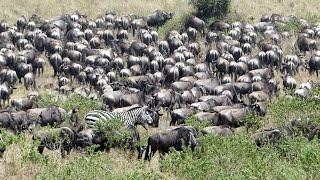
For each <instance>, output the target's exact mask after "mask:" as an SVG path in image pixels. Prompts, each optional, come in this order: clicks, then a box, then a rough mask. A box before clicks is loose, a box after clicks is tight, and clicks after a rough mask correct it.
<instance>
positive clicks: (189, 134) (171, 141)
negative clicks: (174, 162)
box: [144, 126, 198, 161]
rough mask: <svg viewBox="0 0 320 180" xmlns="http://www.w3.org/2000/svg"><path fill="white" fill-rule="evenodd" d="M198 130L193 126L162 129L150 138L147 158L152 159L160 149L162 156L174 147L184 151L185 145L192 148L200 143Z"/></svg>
mask: <svg viewBox="0 0 320 180" xmlns="http://www.w3.org/2000/svg"><path fill="white" fill-rule="evenodd" d="M196 138H197V132H196V130H195V129H194V128H193V127H191V126H181V127H176V128H173V129H167V130H163V131H160V132H158V133H156V134H154V135H152V136H150V137H149V138H148V145H147V148H146V152H145V158H144V159H145V160H149V161H150V160H151V158H152V156H153V155H154V154H155V153H156V152H157V151H159V153H160V155H161V157H162V156H163V155H164V154H165V153H168V152H169V151H170V148H171V147H173V148H175V149H176V150H177V151H182V148H183V146H190V147H191V149H192V150H194V148H195V147H196V146H197V145H198V143H197V139H196Z"/></svg>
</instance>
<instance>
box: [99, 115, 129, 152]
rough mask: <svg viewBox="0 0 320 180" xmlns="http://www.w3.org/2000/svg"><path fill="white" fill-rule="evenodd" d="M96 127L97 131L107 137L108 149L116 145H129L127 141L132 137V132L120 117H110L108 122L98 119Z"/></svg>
mask: <svg viewBox="0 0 320 180" xmlns="http://www.w3.org/2000/svg"><path fill="white" fill-rule="evenodd" d="M96 127H97V132H98V133H101V135H102V136H103V137H104V138H106V139H107V144H106V147H107V149H110V148H111V147H112V146H114V145H118V146H120V147H123V146H125V145H127V141H128V139H129V138H130V137H131V132H130V131H129V130H128V129H127V128H126V127H124V126H123V122H122V121H120V120H118V119H110V120H108V121H107V122H106V121H98V122H97V123H96Z"/></svg>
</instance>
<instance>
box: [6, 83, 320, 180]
mask: <svg viewBox="0 0 320 180" xmlns="http://www.w3.org/2000/svg"><path fill="white" fill-rule="evenodd" d="M319 93H320V88H315V89H314V90H313V91H312V93H311V94H310V98H307V99H301V98H293V99H292V100H287V99H286V98H284V97H282V96H280V97H278V98H274V99H273V100H272V101H271V102H270V103H269V112H268V114H267V116H266V117H264V118H260V117H255V116H248V118H247V121H250V122H253V124H255V125H256V126H250V127H247V129H248V131H242V132H240V133H236V135H235V136H232V137H228V138H223V137H219V136H214V135H212V136H206V137H200V138H199V144H200V146H199V147H197V148H196V150H195V151H194V152H191V150H190V149H185V151H183V152H175V151H174V152H173V153H171V154H169V155H167V156H165V159H164V160H159V159H158V158H157V156H155V157H154V158H153V160H152V161H151V162H144V161H143V160H142V161H137V160H136V156H134V155H133V154H131V153H130V152H128V151H124V150H123V149H122V148H120V149H117V148H116V149H113V150H111V151H110V152H102V153H93V152H91V153H89V154H88V153H80V152H77V151H73V152H72V153H71V155H70V156H68V157H67V159H65V160H63V159H61V158H60V153H59V151H54V152H52V151H45V154H44V155H40V154H39V153H38V152H37V149H36V144H32V143H31V141H30V137H29V136H28V135H27V134H22V135H20V136H19V137H15V136H12V137H10V139H12V140H10V142H11V143H9V144H12V145H8V151H7V152H5V156H4V158H5V159H6V160H5V165H6V166H9V167H10V166H12V165H10V164H7V162H8V160H9V159H7V158H10V157H11V153H14V154H15V157H16V159H15V163H16V164H14V163H13V165H15V168H18V169H20V171H15V173H18V174H19V173H23V172H25V171H27V172H30V171H31V172H32V173H31V174H33V175H34V176H32V177H36V178H37V179H48V178H49V179H63V178H66V179H93V178H98V179H159V178H161V179H230V178H232V179H319V178H320V172H319V171H318V169H319V168H320V144H319V143H318V141H317V140H314V141H312V142H311V143H309V142H308V141H307V140H306V138H304V137H302V136H298V137H295V138H292V139H286V138H283V139H282V140H281V141H280V143H279V144H278V145H266V146H264V147H262V148H259V149H258V148H257V147H256V145H255V144H254V142H253V140H252V139H251V138H250V135H251V134H252V133H254V132H256V131H257V129H259V128H262V127H265V126H267V125H268V124H270V123H271V124H273V125H276V126H282V125H284V124H286V123H288V122H289V121H290V120H291V119H292V118H293V117H300V118H301V119H302V121H303V122H304V123H306V124H310V123H313V124H319V122H320V121H319V119H320V118H319V117H320V111H319V110H320V105H319V102H318V101H317V100H316V99H314V98H313V96H314V95H319ZM41 97H42V98H44V99H40V101H39V102H41V103H40V104H41V105H43V106H45V105H47V104H46V103H52V100H51V101H50V100H49V98H48V97H47V95H45V96H44V95H42V96H41ZM91 101H92V100H90V99H81V98H79V97H77V96H76V95H72V96H71V97H70V98H68V99H67V100H64V101H61V102H60V101H59V103H60V104H59V105H61V106H62V107H65V108H69V107H71V106H70V105H69V103H70V104H80V107H81V109H84V110H86V109H90V108H91V107H92V104H91V103H92V102H91ZM71 102H72V103H71ZM56 103H57V102H56ZM186 122H187V123H188V124H190V125H193V126H194V127H196V128H197V129H201V128H202V127H203V124H201V123H198V122H197V121H195V120H194V118H189V119H188V120H186ZM143 136H145V137H143V142H142V143H144V144H145V143H146V137H147V134H146V133H143ZM0 167H1V166H0ZM13 169H14V168H13ZM12 171H13V170H12ZM12 171H9V172H11V173H12ZM21 171H22V172H21ZM13 174H14V173H13ZM4 177H8V176H4Z"/></svg>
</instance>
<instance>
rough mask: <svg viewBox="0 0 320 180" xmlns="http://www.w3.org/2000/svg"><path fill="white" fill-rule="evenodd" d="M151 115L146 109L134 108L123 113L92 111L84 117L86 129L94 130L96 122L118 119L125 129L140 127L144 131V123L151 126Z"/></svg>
mask: <svg viewBox="0 0 320 180" xmlns="http://www.w3.org/2000/svg"><path fill="white" fill-rule="evenodd" d="M153 114H154V112H152V111H151V110H150V109H148V107H136V108H133V109H130V110H128V111H125V112H108V111H103V110H92V111H89V112H88V113H87V115H86V116H85V121H86V125H87V127H88V128H94V126H95V124H96V122H97V121H99V120H102V121H108V120H110V119H118V120H120V121H122V122H123V123H124V125H125V126H127V127H130V126H131V127H132V126H136V125H142V126H143V127H144V128H145V129H147V128H146V127H145V123H147V124H148V125H153V118H152V117H153Z"/></svg>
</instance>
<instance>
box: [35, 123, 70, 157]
mask: <svg viewBox="0 0 320 180" xmlns="http://www.w3.org/2000/svg"><path fill="white" fill-rule="evenodd" d="M32 139H33V140H34V141H36V140H39V141H40V144H39V145H38V151H39V153H40V154H42V153H43V151H44V148H47V149H50V150H56V149H58V148H60V151H61V156H62V158H64V157H65V155H66V154H65V152H67V155H69V154H70V151H71V149H72V148H73V147H74V141H75V133H74V131H72V130H71V129H70V128H68V127H61V128H55V129H52V130H50V131H43V130H42V131H41V130H38V131H36V130H34V132H33V137H32Z"/></svg>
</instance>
